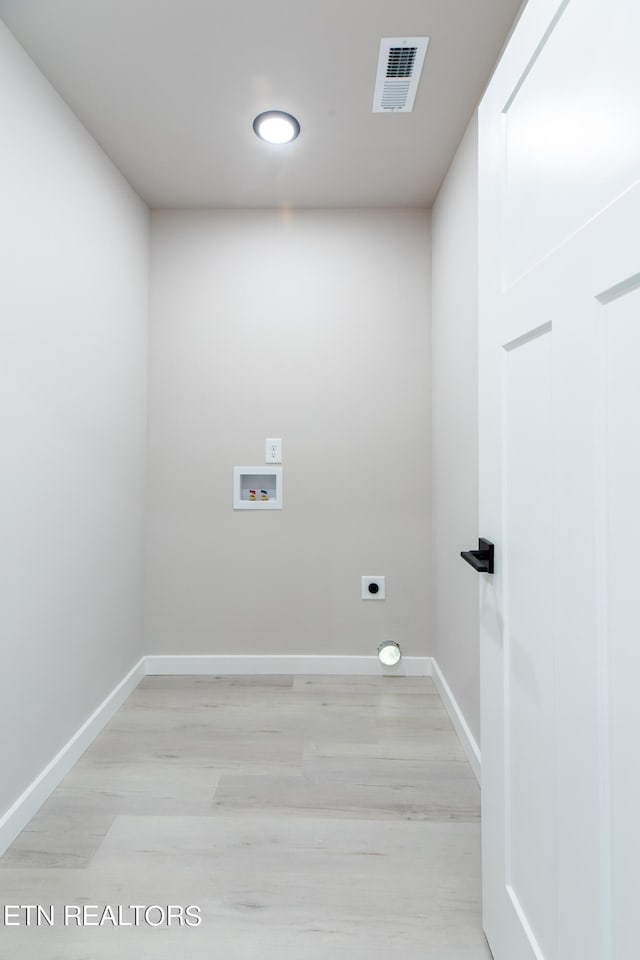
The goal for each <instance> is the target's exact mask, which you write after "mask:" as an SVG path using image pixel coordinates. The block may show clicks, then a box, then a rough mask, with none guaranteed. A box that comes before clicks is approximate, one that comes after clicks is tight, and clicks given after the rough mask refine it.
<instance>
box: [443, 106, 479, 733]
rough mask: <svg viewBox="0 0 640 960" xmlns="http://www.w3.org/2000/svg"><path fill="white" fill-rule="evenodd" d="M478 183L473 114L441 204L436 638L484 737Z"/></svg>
mask: <svg viewBox="0 0 640 960" xmlns="http://www.w3.org/2000/svg"><path fill="white" fill-rule="evenodd" d="M477 184H478V176H477V124H476V120H475V117H474V119H473V120H472V121H471V123H470V125H469V128H468V129H467V131H466V133H465V136H464V138H463V140H462V142H461V144H460V147H459V148H458V151H457V153H456V156H455V158H454V159H453V162H452V164H451V166H450V168H449V171H448V173H447V176H446V178H445V180H444V182H443V184H442V187H441V189H440V191H439V193H438V197H437V199H436V202H435V204H434V207H433V211H432V244H433V251H432V282H433V300H432V310H433V317H432V322H433V333H432V336H433V340H432V358H433V398H432V401H433V449H432V456H433V555H434V569H433V648H434V655H435V657H436V659H437V662H438V665H439V667H440V669H441V670H442V672H443V674H444V676H445V679H446V680H447V683H448V684H449V687H450V688H451V691H452V693H453V695H454V697H455V699H456V701H457V703H458V706H459V707H460V709H461V710H462V713H463V714H464V716H465V719H466V721H467V724H468V725H469V727H470V729H471V732H472V734H473V736H474V737H475V739H476V741H477V742H478V743H479V742H480V680H479V652H478V632H479V626H478V574H477V573H475V572H474V571H473V570H472V568H471V567H469V566H468V565H467V564H465V563H464V561H463V560H462V559H461V558H460V551H461V550H468V549H470V548H475V547H477V539H478V536H479V532H478V424H477V415H478V400H477V397H478V372H477V367H478V334H477V264H478V241H477ZM485 535H486V534H485Z"/></svg>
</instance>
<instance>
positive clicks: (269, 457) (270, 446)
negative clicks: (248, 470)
mask: <svg viewBox="0 0 640 960" xmlns="http://www.w3.org/2000/svg"><path fill="white" fill-rule="evenodd" d="M264 462H265V463H282V440H280V439H276V438H274V437H267V439H266V440H265V442H264Z"/></svg>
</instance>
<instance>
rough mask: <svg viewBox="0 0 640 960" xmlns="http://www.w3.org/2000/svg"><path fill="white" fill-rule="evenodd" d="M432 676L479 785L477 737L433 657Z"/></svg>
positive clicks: (479, 764) (479, 763)
mask: <svg viewBox="0 0 640 960" xmlns="http://www.w3.org/2000/svg"><path fill="white" fill-rule="evenodd" d="M431 676H432V677H433V682H434V683H435V685H436V689H437V691H438V693H439V694H440V698H441V700H442V702H443V703H444V706H445V710H446V711H447V713H448V714H449V718H450V720H451V723H452V724H453V726H454V728H455V731H456V733H457V734H458V737H459V739H460V743H461V744H462V746H463V749H464V752H465V753H466V755H467V759H468V761H469V763H470V764H471V768H472V770H473V772H474V773H475V775H476V780H477V781H478V783H480V769H481V756H480V747H479V746H478V744H477V743H476V741H475V737H474V736H473V734H472V733H471V730H470V729H469V726H468V724H467V721H466V720H465V718H464V714H463V713H462V710H461V709H460V707H459V706H458V702H457V700H456V698H455V697H454V695H453V694H452V692H451V690H450V688H449V684H448V683H447V681H446V680H445V678H444V676H443V674H442V671H441V670H440V667H439V666H438V664H437V662H436V660H435V659H434V658H433V657H432V658H431Z"/></svg>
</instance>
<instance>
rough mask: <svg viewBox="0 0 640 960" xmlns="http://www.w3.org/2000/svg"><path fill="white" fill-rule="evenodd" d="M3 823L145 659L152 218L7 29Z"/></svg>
mask: <svg viewBox="0 0 640 960" xmlns="http://www.w3.org/2000/svg"><path fill="white" fill-rule="evenodd" d="M0 117H1V118H2V119H1V120H0V139H1V143H2V146H1V148H0V195H1V198H2V199H1V210H2V212H1V215H0V270H1V272H2V282H1V283H0V420H1V423H0V436H1V437H2V446H1V452H0V457H1V460H2V483H1V484H0V530H1V536H0V568H1V569H0V582H1V583H2V603H1V604H0V638H1V648H2V670H1V671H0V716H1V724H0V726H1V727H2V737H1V738H0V740H1V744H2V745H1V746H0V770H1V776H0V816H1V814H2V811H5V810H7V809H8V807H10V806H11V804H12V803H13V802H14V801H15V800H16V799H17V798H18V796H19V795H20V794H21V793H22V791H23V790H24V789H25V788H27V786H28V785H29V783H30V782H31V781H32V780H33V779H34V778H35V777H36V776H37V775H38V774H39V773H40V771H41V770H42V769H43V767H44V766H45V765H46V764H47V763H48V762H49V761H50V760H51V759H52V757H53V756H54V755H55V754H56V753H57V752H58V750H60V748H61V747H62V746H63V745H64V744H65V743H66V742H67V740H68V739H69V737H70V736H71V735H72V734H74V733H75V732H76V731H77V729H78V728H79V727H80V726H81V724H82V723H83V722H84V721H85V720H86V719H87V717H88V716H89V715H90V714H91V713H92V712H93V711H94V709H95V708H96V707H97V706H98V704H99V703H100V702H101V701H102V700H103V699H104V697H105V696H106V695H107V694H108V693H109V692H110V691H111V690H112V689H113V687H114V686H115V685H116V683H117V682H118V681H119V680H121V678H122V677H123V676H124V674H125V673H126V672H127V671H128V670H129V669H130V668H131V667H132V665H133V664H134V663H135V662H136V660H137V659H138V658H139V657H140V656H141V652H142V645H141V632H142V631H141V558H142V551H141V539H142V520H143V497H144V456H145V454H144V450H145V431H146V412H145V403H146V321H147V314H148V251H149V214H148V211H147V209H146V207H145V206H144V204H143V203H142V202H141V201H140V199H139V198H138V197H137V196H136V194H135V193H134V192H133V191H132V190H131V188H130V187H129V186H128V185H127V184H126V182H125V181H124V180H123V178H122V176H121V175H120V174H119V173H118V172H117V170H116V169H115V168H114V166H113V165H112V164H111V162H110V161H109V160H108V159H107V157H106V156H105V155H104V153H102V151H101V150H100V149H99V147H98V146H97V145H96V143H95V142H94V141H93V140H92V138H91V137H90V136H89V134H88V133H87V132H86V130H85V129H84V128H83V127H82V126H81V124H80V123H79V121H78V120H77V119H76V118H75V117H74V115H73V114H72V113H71V112H70V110H69V109H68V108H67V106H66V105H65V104H64V103H63V101H62V100H61V99H60V97H59V96H58V95H57V94H56V93H55V92H54V90H53V89H52V87H51V86H50V85H49V84H48V82H47V81H46V80H45V79H44V77H43V76H42V75H41V74H40V73H39V71H38V70H37V69H36V67H35V66H34V64H33V63H32V61H31V60H30V59H29V58H28V57H27V56H26V54H25V53H24V51H23V50H22V48H21V47H20V46H19V45H18V44H17V43H16V41H15V40H14V38H13V37H12V35H11V34H10V33H9V32H8V31H7V30H6V28H5V27H4V25H2V24H1V23H0Z"/></svg>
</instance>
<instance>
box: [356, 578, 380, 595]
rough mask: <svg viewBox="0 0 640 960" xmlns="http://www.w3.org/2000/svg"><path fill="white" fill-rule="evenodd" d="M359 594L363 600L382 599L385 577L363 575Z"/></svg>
mask: <svg viewBox="0 0 640 960" xmlns="http://www.w3.org/2000/svg"><path fill="white" fill-rule="evenodd" d="M361 596H362V599H363V600H384V596H385V578H384V577H363V578H362V594H361Z"/></svg>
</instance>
